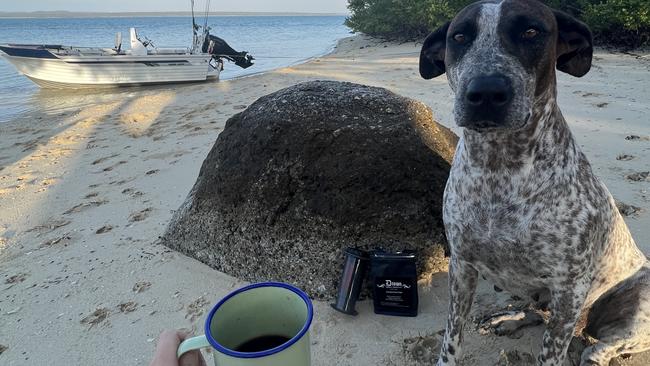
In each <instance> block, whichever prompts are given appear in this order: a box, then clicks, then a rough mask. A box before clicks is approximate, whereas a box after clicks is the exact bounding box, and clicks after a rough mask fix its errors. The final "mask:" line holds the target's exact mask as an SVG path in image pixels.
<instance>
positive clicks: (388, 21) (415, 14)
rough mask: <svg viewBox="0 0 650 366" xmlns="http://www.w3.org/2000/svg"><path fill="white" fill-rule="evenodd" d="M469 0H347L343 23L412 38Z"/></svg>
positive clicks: (376, 33)
mask: <svg viewBox="0 0 650 366" xmlns="http://www.w3.org/2000/svg"><path fill="white" fill-rule="evenodd" d="M472 2H473V1H471V0H349V4H348V8H349V9H350V11H351V13H352V15H351V16H350V17H349V18H348V19H347V21H346V24H347V25H348V26H349V27H350V28H352V29H353V30H354V31H356V32H362V33H366V34H368V35H371V36H378V37H387V38H396V39H414V38H420V37H423V36H425V35H426V34H428V33H429V32H430V31H431V30H432V29H435V28H437V27H439V26H440V25H442V24H443V23H444V22H446V21H447V20H449V19H451V18H453V16H454V15H455V14H456V12H457V11H458V10H459V9H462V8H463V7H464V6H466V5H467V4H469V3H472Z"/></svg>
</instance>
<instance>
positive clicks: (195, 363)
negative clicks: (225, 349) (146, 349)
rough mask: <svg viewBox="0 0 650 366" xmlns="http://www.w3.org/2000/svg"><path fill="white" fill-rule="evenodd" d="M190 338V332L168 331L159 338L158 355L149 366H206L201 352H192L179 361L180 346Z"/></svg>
mask: <svg viewBox="0 0 650 366" xmlns="http://www.w3.org/2000/svg"><path fill="white" fill-rule="evenodd" d="M188 337H189V332H186V331H177V330H166V331H164V332H162V334H161V335H160V337H159V338H158V346H157V347H156V354H155V355H154V357H153V360H152V361H151V363H150V364H149V366H206V364H205V360H204V359H203V355H201V351H191V352H188V353H186V354H184V355H183V357H181V358H180V360H179V359H178V357H177V356H176V352H177V351H178V346H179V345H180V344H181V342H183V341H184V340H186V339H187V338H188Z"/></svg>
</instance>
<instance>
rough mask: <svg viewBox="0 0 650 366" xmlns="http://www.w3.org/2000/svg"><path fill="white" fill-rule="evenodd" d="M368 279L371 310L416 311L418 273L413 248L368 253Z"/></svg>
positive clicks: (385, 312) (407, 313)
mask: <svg viewBox="0 0 650 366" xmlns="http://www.w3.org/2000/svg"><path fill="white" fill-rule="evenodd" d="M370 283H371V286H372V295H373V302H374V307H375V314H382V315H393V316H411V317H415V316H417V315H418V276H417V268H416V255H415V252H413V251H404V252H399V253H387V252H385V251H383V250H375V251H373V252H372V253H371V254H370Z"/></svg>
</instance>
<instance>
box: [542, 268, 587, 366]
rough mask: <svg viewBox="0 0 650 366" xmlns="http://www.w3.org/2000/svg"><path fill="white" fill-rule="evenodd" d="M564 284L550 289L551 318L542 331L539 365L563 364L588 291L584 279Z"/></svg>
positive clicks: (557, 365) (556, 365)
mask: <svg viewBox="0 0 650 366" xmlns="http://www.w3.org/2000/svg"><path fill="white" fill-rule="evenodd" d="M565 285H566V287H564V288H556V289H555V290H552V291H551V303H550V310H551V318H550V320H549V323H548V326H547V329H546V332H544V341H543V347H542V353H541V354H540V355H539V357H538V364H539V365H540V366H563V365H564V360H565V358H566V354H567V350H568V349H569V345H570V344H571V340H572V339H573V334H574V331H575V327H576V324H577V323H578V320H579V318H580V315H581V313H582V307H583V305H584V302H585V299H586V298H587V293H588V292H589V286H588V282H587V281H586V280H585V279H580V280H578V281H577V282H575V283H572V284H566V283H565Z"/></svg>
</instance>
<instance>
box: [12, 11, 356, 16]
mask: <svg viewBox="0 0 650 366" xmlns="http://www.w3.org/2000/svg"><path fill="white" fill-rule="evenodd" d="M209 15H215V16H242V15H243V16H246V15H248V16H349V15H350V14H349V13H336V12H333V13H319V12H288V11H287V12H285V11H278V12H269V11H211V12H210V13H209ZM87 16H93V17H128V16H143V17H146V16H192V12H190V11H115V12H113V11H111V12H108V11H69V10H45V11H0V18H62V17H87ZM202 16H203V14H200V15H198V17H202Z"/></svg>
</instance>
